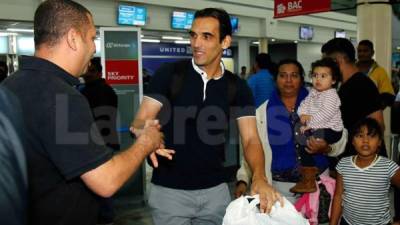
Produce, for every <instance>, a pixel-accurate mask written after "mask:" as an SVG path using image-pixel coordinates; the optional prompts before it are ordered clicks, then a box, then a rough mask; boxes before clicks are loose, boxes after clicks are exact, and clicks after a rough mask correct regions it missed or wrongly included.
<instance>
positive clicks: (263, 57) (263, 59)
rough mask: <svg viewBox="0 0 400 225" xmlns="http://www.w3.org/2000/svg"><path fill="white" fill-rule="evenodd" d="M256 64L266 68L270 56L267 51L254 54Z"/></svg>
mask: <svg viewBox="0 0 400 225" xmlns="http://www.w3.org/2000/svg"><path fill="white" fill-rule="evenodd" d="M256 63H257V66H258V67H259V68H261V69H268V67H269V66H270V64H271V57H270V56H269V55H268V54H267V53H260V54H258V55H256Z"/></svg>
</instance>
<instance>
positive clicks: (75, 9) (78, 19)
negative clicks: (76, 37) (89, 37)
mask: <svg viewBox="0 0 400 225" xmlns="http://www.w3.org/2000/svg"><path fill="white" fill-rule="evenodd" d="M88 15H91V13H90V12H89V10H88V9H86V8H85V7H84V6H82V5H80V4H78V3H76V2H74V1H71V0H46V1H44V2H42V3H41V4H40V5H39V7H38V8H37V9H36V12H35V17H34V22H33V24H34V25H33V28H34V40H35V47H36V48H37V47H39V46H40V45H41V44H44V43H46V44H47V45H49V46H54V45H55V44H57V42H58V41H59V40H60V39H61V38H62V37H63V36H64V35H65V34H66V33H67V32H68V30H70V29H71V28H75V29H77V30H79V31H81V34H84V32H82V31H83V30H82V28H83V27H85V26H87V24H89V23H90V21H89V18H88Z"/></svg>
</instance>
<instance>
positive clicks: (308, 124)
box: [290, 58, 343, 193]
mask: <svg viewBox="0 0 400 225" xmlns="http://www.w3.org/2000/svg"><path fill="white" fill-rule="evenodd" d="M311 67H312V74H311V78H312V83H313V88H312V89H311V91H310V93H309V94H308V96H307V97H306V98H305V99H304V100H303V101H302V102H301V104H300V107H299V109H298V110H297V114H298V115H299V117H300V122H301V123H297V125H296V127H295V128H294V129H295V138H296V144H297V145H299V149H300V150H299V153H298V156H299V158H300V163H301V166H302V167H301V170H300V172H301V173H302V174H301V175H302V179H301V180H300V181H299V182H298V183H297V184H296V185H295V186H294V187H292V188H291V189H290V191H291V192H294V193H305V192H315V191H316V190H317V187H316V183H315V176H316V174H317V173H318V169H317V167H315V162H314V159H313V157H312V155H311V154H309V153H307V152H306V151H305V146H306V144H307V139H308V138H309V137H311V136H312V137H314V138H321V139H324V140H325V141H326V142H327V143H328V144H333V143H336V142H337V141H339V140H340V138H341V137H342V130H343V121H342V116H341V113H340V108H339V107H340V98H339V96H338V94H337V92H336V89H335V88H334V87H335V86H336V85H337V82H338V81H339V77H340V70H339V68H338V66H337V64H336V63H335V62H334V61H333V60H332V59H329V58H325V59H321V60H318V61H316V62H314V63H313V64H312V65H311ZM321 172H322V171H321Z"/></svg>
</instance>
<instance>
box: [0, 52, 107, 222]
mask: <svg viewBox="0 0 400 225" xmlns="http://www.w3.org/2000/svg"><path fill="white" fill-rule="evenodd" d="M78 83H79V82H78V79H77V78H75V77H73V76H72V75H70V74H68V73H67V72H66V71H64V70H63V69H61V68H60V67H58V66H57V65H55V64H53V63H51V62H49V61H47V60H44V59H40V58H36V57H23V58H22V61H21V66H20V70H18V71H17V72H16V73H15V74H13V75H11V76H10V77H9V78H8V79H6V80H5V81H4V83H3V84H4V86H5V87H6V88H8V89H9V90H11V91H12V92H13V93H14V94H15V95H16V96H17V98H18V99H19V101H20V103H21V106H22V113H23V119H24V122H25V125H26V131H27V132H26V133H27V141H28V147H27V149H26V157H27V164H28V181H29V223H30V224H40V225H47V224H48V225H54V224H71V225H76V224H82V225H83V224H84V225H88V224H96V219H97V202H96V199H95V198H94V197H95V196H94V193H92V192H91V191H90V190H89V189H88V188H87V187H86V186H85V184H84V183H83V181H82V180H81V179H80V176H81V175H82V174H83V173H85V172H88V171H89V170H92V169H94V168H96V167H98V166H99V165H101V164H103V163H104V162H106V161H108V160H109V159H110V158H111V157H112V154H111V151H110V150H108V149H107V148H106V147H104V144H103V142H102V138H101V136H100V135H99V132H98V131H97V128H96V126H95V125H94V124H95V123H94V122H93V117H92V114H91V111H90V108H89V105H88V103H87V101H86V99H85V97H84V96H82V95H81V94H80V93H79V92H78V91H77V90H76V89H75V87H74V85H77V84H78Z"/></svg>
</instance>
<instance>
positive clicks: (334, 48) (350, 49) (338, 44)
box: [321, 38, 356, 63]
mask: <svg viewBox="0 0 400 225" xmlns="http://www.w3.org/2000/svg"><path fill="white" fill-rule="evenodd" d="M321 52H322V53H324V54H325V55H331V54H334V53H341V54H344V55H345V56H346V58H347V60H348V62H351V63H354V62H355V61H356V50H355V49H354V46H353V44H352V43H351V41H350V40H348V39H346V38H333V39H331V40H329V41H328V42H326V43H325V44H324V45H323V46H322V48H321Z"/></svg>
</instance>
